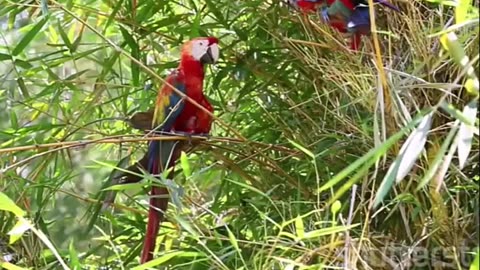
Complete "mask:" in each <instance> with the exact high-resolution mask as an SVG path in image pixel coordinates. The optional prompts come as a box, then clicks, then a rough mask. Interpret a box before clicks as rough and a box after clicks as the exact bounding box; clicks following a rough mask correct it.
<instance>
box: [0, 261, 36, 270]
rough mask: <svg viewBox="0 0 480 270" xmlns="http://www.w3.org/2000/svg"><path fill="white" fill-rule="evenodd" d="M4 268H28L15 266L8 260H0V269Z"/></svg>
mask: <svg viewBox="0 0 480 270" xmlns="http://www.w3.org/2000/svg"><path fill="white" fill-rule="evenodd" d="M2 268H5V269H7V270H29V269H28V268H23V267H20V266H16V265H14V264H11V263H9V262H0V269H2Z"/></svg>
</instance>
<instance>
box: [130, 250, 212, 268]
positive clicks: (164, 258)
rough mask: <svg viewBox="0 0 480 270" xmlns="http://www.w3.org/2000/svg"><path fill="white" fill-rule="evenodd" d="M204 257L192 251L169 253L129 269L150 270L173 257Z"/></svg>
mask: <svg viewBox="0 0 480 270" xmlns="http://www.w3.org/2000/svg"><path fill="white" fill-rule="evenodd" d="M204 256H205V255H204V254H203V253H200V252H193V251H171V252H167V253H165V254H162V255H159V256H158V258H156V259H154V260H151V261H149V262H147V263H144V264H142V265H139V266H136V267H133V268H131V269H132V270H145V269H151V268H152V267H154V266H159V265H162V264H164V263H166V262H168V261H169V260H171V259H173V258H175V257H186V258H192V257H204Z"/></svg>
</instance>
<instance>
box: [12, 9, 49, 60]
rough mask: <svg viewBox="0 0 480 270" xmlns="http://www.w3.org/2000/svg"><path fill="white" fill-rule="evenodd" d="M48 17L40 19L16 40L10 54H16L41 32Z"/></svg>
mask: <svg viewBox="0 0 480 270" xmlns="http://www.w3.org/2000/svg"><path fill="white" fill-rule="evenodd" d="M47 21H48V17H44V18H43V19H41V20H40V21H39V22H38V23H37V24H36V25H35V26H34V27H33V28H32V29H30V31H28V33H27V34H26V35H25V36H24V37H23V38H22V39H21V40H20V42H18V44H17V46H15V48H14V49H13V51H12V55H14V56H17V55H19V54H20V53H21V52H23V51H24V49H25V48H26V47H27V46H28V44H30V42H31V41H32V40H33V39H34V38H35V36H36V35H37V34H38V33H41V30H42V28H43V26H44V25H45V24H46V23H47Z"/></svg>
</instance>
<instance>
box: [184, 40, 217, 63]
mask: <svg viewBox="0 0 480 270" xmlns="http://www.w3.org/2000/svg"><path fill="white" fill-rule="evenodd" d="M182 57H187V58H190V59H191V60H194V61H197V62H200V63H201V64H214V63H215V62H217V61H218V57H219V49H218V39H217V38H215V37H198V38H194V39H192V40H190V41H187V42H186V43H185V44H183V47H182Z"/></svg>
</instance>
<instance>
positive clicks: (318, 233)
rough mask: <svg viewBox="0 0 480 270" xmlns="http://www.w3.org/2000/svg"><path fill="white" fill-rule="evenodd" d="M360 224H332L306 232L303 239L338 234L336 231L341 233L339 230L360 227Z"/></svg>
mask: <svg viewBox="0 0 480 270" xmlns="http://www.w3.org/2000/svg"><path fill="white" fill-rule="evenodd" d="M359 225H360V224H353V225H350V226H332V227H328V228H323V229H319V230H314V231H310V232H307V233H305V235H304V237H303V238H302V239H301V240H305V239H313V238H318V237H321V236H325V235H331V234H336V233H339V232H344V231H347V230H351V229H353V228H355V227H358V226H359Z"/></svg>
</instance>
